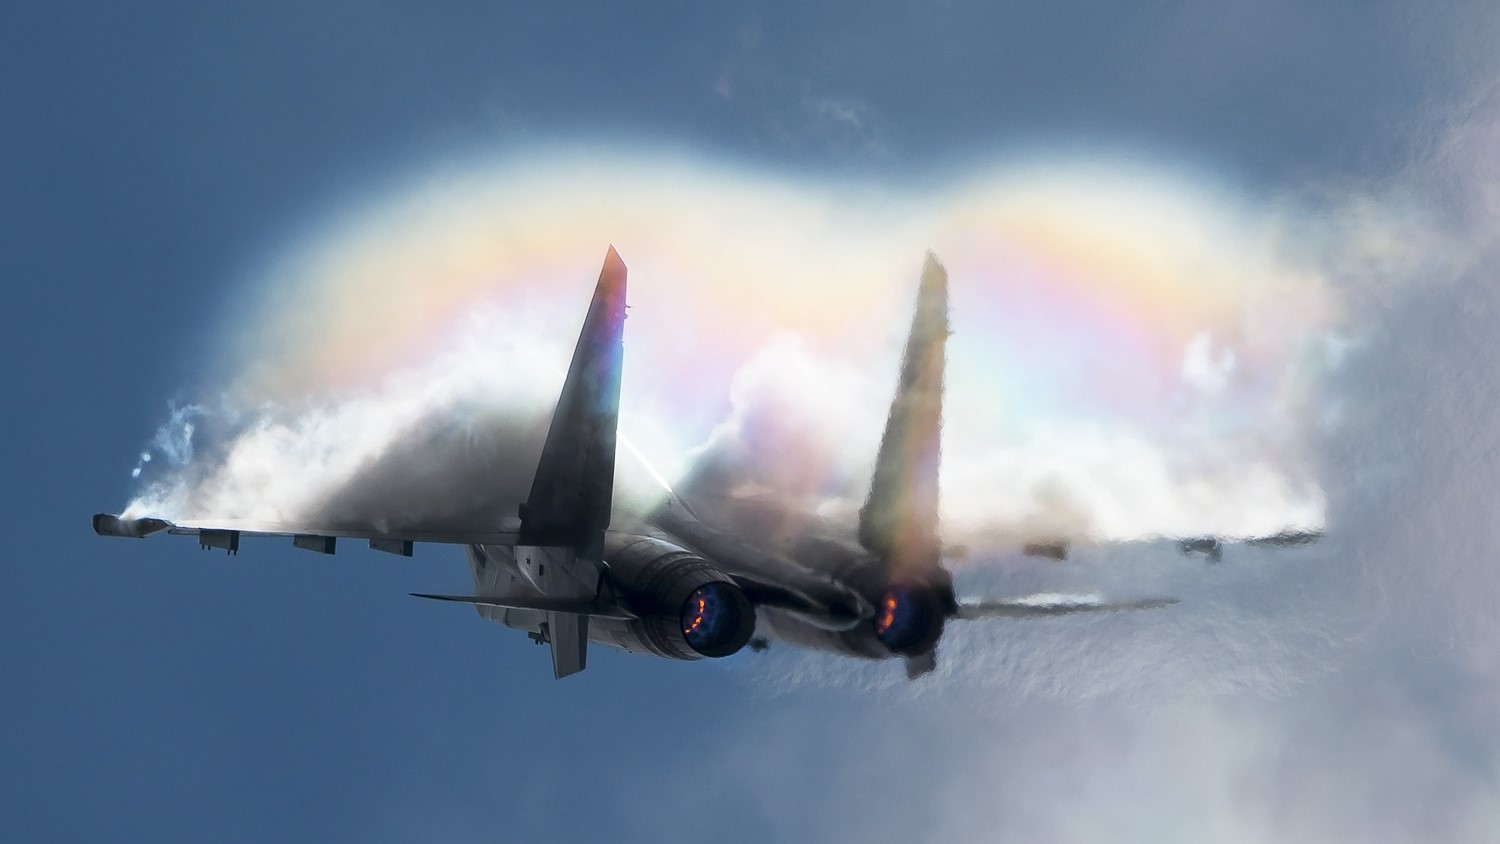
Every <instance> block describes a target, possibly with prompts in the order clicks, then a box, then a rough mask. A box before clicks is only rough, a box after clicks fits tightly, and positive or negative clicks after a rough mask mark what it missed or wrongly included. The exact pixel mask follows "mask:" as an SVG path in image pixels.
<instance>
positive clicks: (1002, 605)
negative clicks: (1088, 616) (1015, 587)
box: [958, 598, 1177, 618]
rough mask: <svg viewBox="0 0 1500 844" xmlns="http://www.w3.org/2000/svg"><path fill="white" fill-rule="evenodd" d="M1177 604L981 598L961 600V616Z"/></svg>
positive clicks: (1040, 614) (1166, 601)
mask: <svg viewBox="0 0 1500 844" xmlns="http://www.w3.org/2000/svg"><path fill="white" fill-rule="evenodd" d="M1175 603H1177V599H1176V598H1145V599H1142V600H1139V601H1123V602H1120V603H1113V604H1107V603H1099V602H1095V601H1049V602H1044V601H1040V600H1037V599H1035V598H1029V599H1028V598H1020V599H1015V600H1010V601H977V602H971V603H960V604H959V605H958V617H959V618H1042V617H1045V616H1053V615H1071V614H1073V613H1081V612H1116V611H1118V610H1154V609H1158V608H1160V607H1168V606H1171V605H1172V604H1175Z"/></svg>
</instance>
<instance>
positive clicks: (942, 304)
mask: <svg viewBox="0 0 1500 844" xmlns="http://www.w3.org/2000/svg"><path fill="white" fill-rule="evenodd" d="M947 342H948V273H947V271H946V270H944V269H943V265H942V264H939V263H938V260H937V256H935V255H933V254H932V253H931V252H929V253H927V262H926V264H925V265H924V266H923V267H922V283H921V287H920V288H919V290H918V293H917V307H916V313H915V315H914V316H913V317H912V323H911V334H910V335H909V336H908V337H907V340H906V354H905V356H904V358H903V360H902V363H901V379H900V382H899V384H898V385H897V387H896V396H895V398H894V399H892V401H891V412H890V416H889V417H887V419H886V423H885V435H884V436H883V437H882V438H881V441H880V456H879V457H878V458H877V459H876V462H875V476H874V478H873V480H872V481H871V483H870V494H869V496H868V497H867V498H866V499H865V504H864V507H862V508H861V509H860V511H859V542H860V544H861V545H863V546H864V547H865V548H866V549H867V550H868V551H870V552H871V553H872V554H874V555H875V556H876V557H878V558H879V559H881V560H882V561H884V562H885V564H886V568H887V571H888V572H889V573H890V576H891V577H892V578H893V579H898V580H899V579H902V578H903V577H904V576H911V575H923V574H926V573H928V572H932V571H935V570H937V569H939V568H940V565H941V546H940V544H939V540H938V533H937V529H938V464H939V457H940V454H939V452H940V448H941V440H942V425H943V366H944V355H945V347H946V345H947Z"/></svg>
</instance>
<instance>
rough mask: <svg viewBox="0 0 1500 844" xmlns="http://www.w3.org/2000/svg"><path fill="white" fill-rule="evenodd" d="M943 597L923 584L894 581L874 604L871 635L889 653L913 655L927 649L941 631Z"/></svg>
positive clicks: (933, 645) (940, 634) (941, 633)
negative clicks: (873, 635) (873, 634)
mask: <svg viewBox="0 0 1500 844" xmlns="http://www.w3.org/2000/svg"><path fill="white" fill-rule="evenodd" d="M943 621H944V612H943V601H942V599H941V597H940V596H939V595H938V593H937V591H936V590H935V589H933V588H932V587H930V586H927V585H925V584H920V583H917V584H906V583H898V584H894V585H892V586H891V587H890V588H888V589H886V591H885V594H883V595H881V597H880V602H879V604H877V605H876V607H875V617H874V618H873V619H872V620H871V623H872V624H873V625H874V626H875V637H876V638H877V639H879V640H880V643H881V644H882V645H885V646H886V647H887V648H889V649H890V650H891V652H892V653H896V654H900V655H902V656H916V655H919V654H924V653H927V652H929V651H931V650H932V649H933V648H934V647H936V646H937V643H938V639H940V638H942V635H943Z"/></svg>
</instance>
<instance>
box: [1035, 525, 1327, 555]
mask: <svg viewBox="0 0 1500 844" xmlns="http://www.w3.org/2000/svg"><path fill="white" fill-rule="evenodd" d="M1161 538H1162V539H1166V540H1169V541H1171V542H1172V543H1174V544H1175V545H1176V546H1177V550H1178V552H1179V553H1181V554H1182V555H1183V556H1184V557H1194V556H1196V557H1202V558H1204V559H1205V560H1207V561H1208V562H1210V563H1219V562H1222V561H1223V559H1224V549H1226V548H1233V547H1236V546H1241V545H1243V546H1246V547H1250V548H1300V547H1302V546H1304V545H1311V544H1313V543H1315V542H1317V541H1318V540H1320V539H1322V538H1323V531H1322V530H1321V529H1318V528H1299V527H1287V528H1284V529H1282V530H1281V531H1279V532H1277V533H1273V534H1269V535H1266V536H1244V537H1227V536H1213V535H1204V536H1178V537H1161ZM1075 544H1076V545H1078V546H1082V547H1106V546H1110V545H1120V544H1128V543H1119V542H1104V543H1099V542H1090V541H1080V542H1077V543H1075V542H1073V541H1072V540H1068V539H1062V538H1055V539H1037V540H1034V541H1030V542H1026V543H1023V544H1022V546H1021V553H1023V554H1025V555H1026V556H1028V557H1046V558H1048V559H1052V560H1059V561H1061V560H1066V559H1067V558H1068V554H1069V552H1070V551H1072V549H1073V548H1074V546H1075Z"/></svg>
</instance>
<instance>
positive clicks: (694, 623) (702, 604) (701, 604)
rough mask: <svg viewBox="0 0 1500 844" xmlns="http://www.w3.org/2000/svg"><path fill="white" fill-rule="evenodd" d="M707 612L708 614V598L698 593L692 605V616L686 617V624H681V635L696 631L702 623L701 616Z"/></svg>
mask: <svg viewBox="0 0 1500 844" xmlns="http://www.w3.org/2000/svg"><path fill="white" fill-rule="evenodd" d="M707 614H708V599H707V598H705V597H703V595H701V594H700V595H699V596H698V598H697V600H696V601H695V605H694V607H693V609H692V616H691V618H690V619H688V623H687V624H684V625H683V626H682V632H683V635H687V634H690V633H693V632H694V631H696V630H697V629H698V628H699V627H700V626H701V625H702V624H703V618H704V616H705V615H707Z"/></svg>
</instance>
